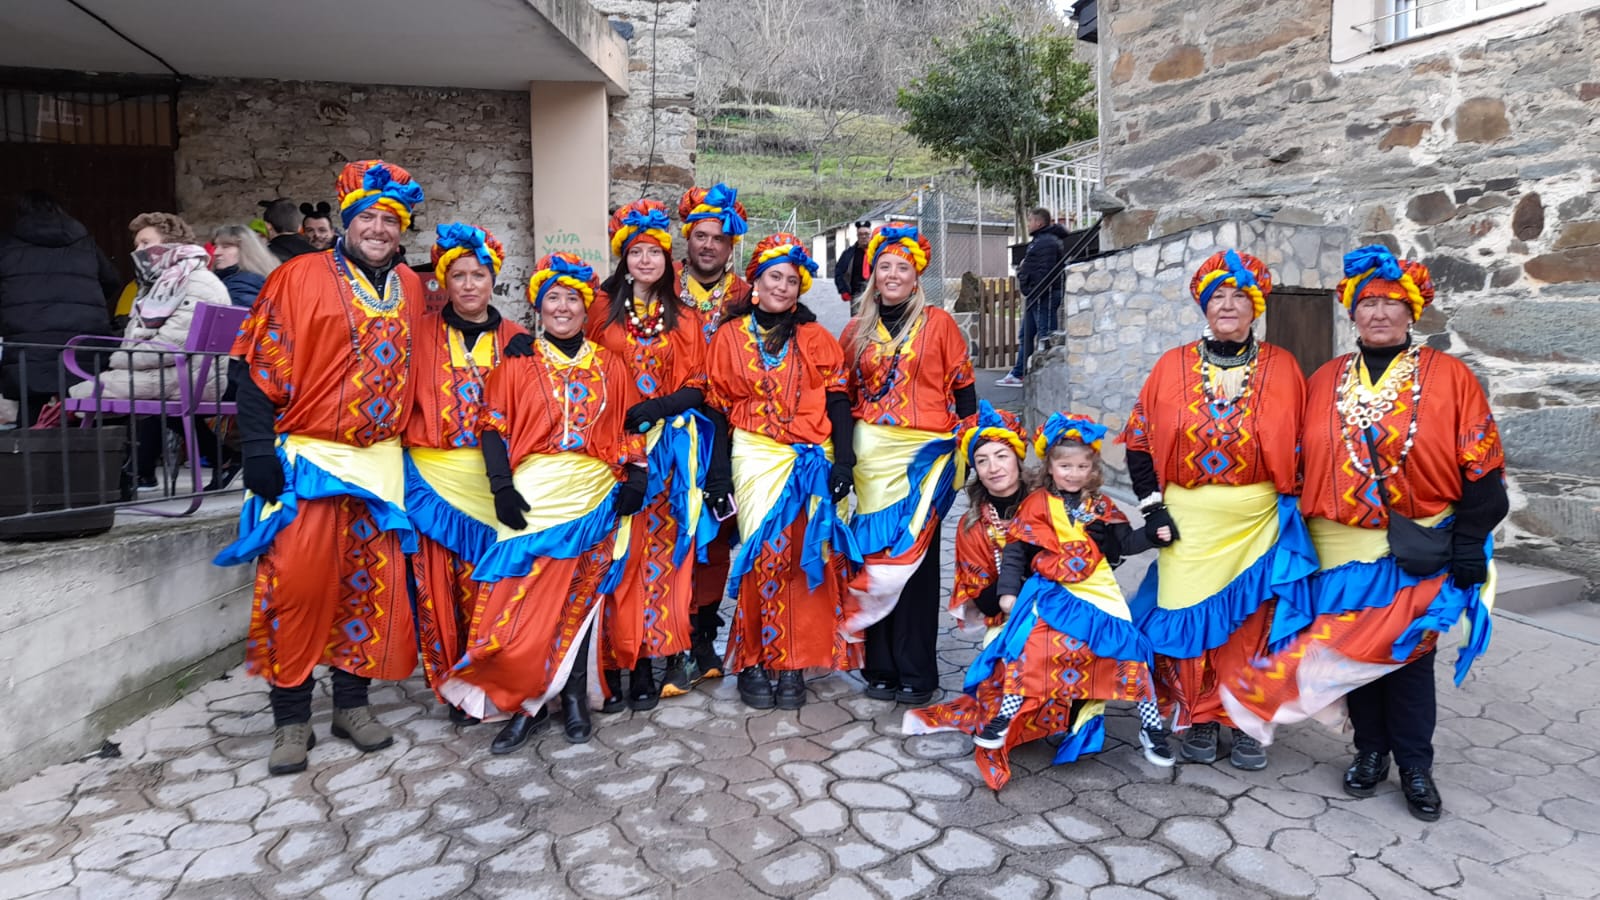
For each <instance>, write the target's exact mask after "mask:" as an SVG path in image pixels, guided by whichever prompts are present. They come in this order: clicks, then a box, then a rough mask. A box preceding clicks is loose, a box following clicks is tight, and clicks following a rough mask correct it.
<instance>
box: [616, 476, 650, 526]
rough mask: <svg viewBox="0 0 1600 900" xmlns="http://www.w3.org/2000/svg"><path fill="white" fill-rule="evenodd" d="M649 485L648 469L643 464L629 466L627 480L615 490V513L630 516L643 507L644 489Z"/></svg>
mask: <svg viewBox="0 0 1600 900" xmlns="http://www.w3.org/2000/svg"><path fill="white" fill-rule="evenodd" d="M649 486H650V472H649V470H648V469H646V468H645V467H644V466H629V467H628V480H627V481H624V482H623V483H622V489H621V490H619V491H617V515H619V516H631V515H633V514H634V513H636V512H638V511H639V510H641V509H644V491H645V488H647V487H649Z"/></svg>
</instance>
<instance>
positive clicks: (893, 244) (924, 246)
mask: <svg viewBox="0 0 1600 900" xmlns="http://www.w3.org/2000/svg"><path fill="white" fill-rule="evenodd" d="M885 253H894V254H897V255H899V256H903V257H905V258H906V259H907V260H909V261H910V262H911V265H913V266H915V267H916V270H917V274H918V275H921V274H922V270H923V269H926V268H927V267H928V257H929V256H930V255H932V253H933V248H932V247H930V246H929V245H928V239H927V238H925V237H923V236H922V233H921V232H919V231H917V226H915V225H901V224H895V223H890V224H888V225H880V226H878V228H877V230H875V231H873V232H872V240H870V241H867V272H866V274H867V275H871V274H872V270H873V269H875V268H877V266H878V257H880V256H882V255H883V254H885Z"/></svg>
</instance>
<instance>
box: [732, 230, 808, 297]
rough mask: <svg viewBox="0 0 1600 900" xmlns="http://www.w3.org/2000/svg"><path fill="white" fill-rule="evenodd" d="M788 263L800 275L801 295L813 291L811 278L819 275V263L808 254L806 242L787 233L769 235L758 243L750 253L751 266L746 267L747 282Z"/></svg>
mask: <svg viewBox="0 0 1600 900" xmlns="http://www.w3.org/2000/svg"><path fill="white" fill-rule="evenodd" d="M784 263H788V264H790V265H792V266H794V268H795V271H796V272H797V273H799V275H800V293H802V294H804V293H805V292H806V291H809V290H811V278H812V276H814V275H816V274H817V263H816V261H815V260H813V259H812V258H811V255H810V254H808V253H806V245H805V242H803V241H801V240H800V238H799V237H797V236H795V235H792V234H790V233H789V232H787V231H780V232H778V233H777V234H769V235H767V236H766V237H764V238H762V239H761V240H760V241H758V242H757V243H756V246H755V249H754V250H751V251H750V264H749V265H748V266H746V267H745V270H744V274H745V280H746V281H750V282H752V283H753V282H754V281H755V280H756V279H757V278H760V277H761V273H763V272H765V271H767V270H768V269H770V268H772V267H773V266H777V265H782V264H784Z"/></svg>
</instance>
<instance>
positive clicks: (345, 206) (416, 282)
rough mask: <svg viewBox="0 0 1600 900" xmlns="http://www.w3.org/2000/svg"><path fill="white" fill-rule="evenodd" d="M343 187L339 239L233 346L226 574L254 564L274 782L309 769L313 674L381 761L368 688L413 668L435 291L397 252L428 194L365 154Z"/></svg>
mask: <svg viewBox="0 0 1600 900" xmlns="http://www.w3.org/2000/svg"><path fill="white" fill-rule="evenodd" d="M338 191H339V208H340V216H341V217H342V219H343V220H344V225H345V235H344V237H343V238H341V239H340V240H339V241H338V243H337V244H336V245H335V247H334V249H333V251H332V252H329V253H314V254H302V255H300V256H296V257H293V258H292V259H290V260H289V261H288V262H285V263H284V264H283V265H280V266H279V267H278V268H277V269H276V270H274V271H273V273H272V275H271V276H270V277H268V278H267V282H266V284H265V285H263V286H262V288H261V293H260V296H258V297H257V298H256V302H255V306H254V307H253V308H252V310H251V313H250V317H249V318H248V319H246V320H245V323H244V325H243V326H241V328H240V331H239V337H238V340H237V341H236V342H235V343H234V348H233V349H234V355H235V356H236V357H238V358H239V359H241V360H243V362H244V363H245V366H246V369H247V371H248V374H249V377H248V378H246V379H245V380H243V381H242V382H240V384H239V391H238V406H239V415H238V421H239V431H240V438H241V440H240V443H241V447H242V451H243V457H244V462H243V475H244V484H245V488H246V489H247V490H248V492H249V493H248V495H247V497H246V501H245V505H244V508H243V510H242V511H241V513H240V521H239V539H238V540H237V541H235V542H234V543H233V544H231V545H229V546H228V547H227V548H225V549H224V550H223V551H222V552H221V553H220V554H219V555H218V556H217V562H218V563H219V564H223V565H230V564H237V563H243V562H248V561H255V563H256V579H255V601H254V602H253V603H252V604H251V610H252V613H251V620H250V631H249V637H248V640H247V642H246V650H245V663H246V666H247V668H248V670H249V671H250V673H251V674H253V675H258V676H260V677H263V678H265V679H266V680H267V683H268V684H269V685H270V689H269V691H268V697H269V699H270V701H271V704H272V715H273V721H274V724H275V725H276V728H277V730H276V734H275V737H274V742H273V748H272V752H271V757H270V759H269V761H268V771H270V772H271V773H272V774H288V773H292V772H299V771H302V770H304V769H305V768H306V764H307V752H308V751H309V750H310V749H311V747H312V745H313V744H314V743H315V741H316V738H315V735H314V734H313V733H312V730H311V699H312V689H313V686H314V685H313V679H312V673H313V670H314V669H315V668H316V667H317V666H318V665H326V666H328V667H330V668H331V669H332V670H333V676H332V682H333V706H334V713H333V725H332V732H333V735H334V736H335V737H339V738H344V739H346V740H349V741H351V742H352V743H354V744H355V745H356V747H357V749H359V750H361V751H362V752H364V753H370V752H373V751H376V750H380V749H383V748H384V747H387V746H389V745H390V744H392V743H393V742H394V736H393V734H392V733H391V732H390V730H389V727H388V726H387V725H384V724H383V723H382V722H380V721H378V718H377V716H376V714H375V713H374V712H373V710H372V707H371V706H370V705H369V702H368V685H369V683H370V682H371V681H372V679H374V678H379V679H385V680H391V681H398V680H401V679H404V678H406V677H408V676H410V674H411V673H412V671H413V670H414V669H415V668H416V663H417V644H416V633H415V628H414V623H413V621H412V613H411V602H410V598H409V596H408V595H407V589H406V574H405V559H404V555H403V554H406V553H411V552H414V551H415V550H416V534H415V532H414V531H413V530H412V527H411V522H410V520H409V519H408V518H407V516H406V512H405V496H404V493H405V461H404V453H403V451H402V449H401V435H402V434H404V433H405V430H406V424H407V421H408V418H409V416H410V414H411V411H412V398H413V392H414V390H415V384H414V381H415V379H414V371H415V370H414V367H413V349H414V343H415V341H416V340H417V338H418V330H417V329H418V319H419V318H420V315H421V312H422V309H421V304H422V282H421V280H420V279H419V278H418V277H417V276H416V274H415V273H414V272H412V271H411V270H409V269H406V268H404V267H401V266H397V265H396V251H397V250H398V248H399V246H400V235H401V233H402V232H403V231H404V230H405V229H406V228H407V227H408V226H409V225H410V223H411V214H412V211H413V210H414V209H415V208H416V206H417V204H419V203H421V202H422V197H423V195H422V188H421V187H420V186H419V185H418V184H417V183H416V182H415V181H413V180H412V178H411V174H410V173H409V172H407V171H406V170H404V169H402V168H400V167H399V166H396V165H393V164H390V163H386V162H384V161H383V160H378V159H370V160H361V161H358V162H352V163H350V164H348V165H346V166H345V167H344V169H343V171H342V172H341V173H340V175H339V181H338Z"/></svg>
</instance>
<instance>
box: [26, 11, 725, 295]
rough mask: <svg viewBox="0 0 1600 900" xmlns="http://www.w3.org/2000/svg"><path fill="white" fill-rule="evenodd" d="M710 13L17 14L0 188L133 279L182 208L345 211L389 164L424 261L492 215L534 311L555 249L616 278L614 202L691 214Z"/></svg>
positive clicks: (189, 211) (211, 219) (198, 222)
mask: <svg viewBox="0 0 1600 900" xmlns="http://www.w3.org/2000/svg"><path fill="white" fill-rule="evenodd" d="M24 6H26V7H27V8H24ZM696 7H697V3H696V2H695V0H660V2H644V0H592V2H591V0H514V2H509V3H508V2H505V0H452V2H450V3H424V2H422V0H342V2H340V3H336V4H329V3H314V2H309V0H284V2H278V3H268V4H230V5H228V7H227V10H226V12H225V13H216V14H213V13H207V14H206V15H203V16H201V15H196V14H195V13H194V10H193V7H192V5H190V4H183V3H175V2H164V3H155V4H147V5H146V7H142V9H143V11H142V12H141V13H140V15H139V16H137V17H135V16H130V15H127V14H125V13H123V12H119V11H117V10H116V9H112V8H108V9H107V10H105V11H103V12H102V13H100V14H99V16H100V18H99V19H98V20H97V19H96V18H94V17H91V16H90V15H88V14H86V13H85V12H83V11H81V10H79V9H76V8H74V7H73V6H72V5H69V4H46V5H44V6H43V7H39V8H34V7H33V6H28V5H26V4H25V5H22V6H16V7H15V8H14V9H13V8H10V7H7V8H6V9H5V10H4V11H0V27H3V29H4V30H5V32H6V33H7V34H10V35H13V40H11V41H8V44H7V49H6V52H5V53H4V54H3V55H0V65H3V66H5V67H7V68H0V110H4V111H5V113H6V115H5V128H4V131H3V133H0V163H4V165H0V196H4V195H8V194H10V193H12V192H13V191H17V190H24V189H27V188H30V187H36V186H43V187H46V188H48V189H50V190H51V191H52V192H54V193H56V194H57V195H58V196H59V197H60V198H61V199H62V200H63V203H64V205H65V206H67V208H68V209H69V210H71V211H73V212H74V214H76V215H78V216H79V217H80V218H82V219H83V220H84V221H85V223H86V224H88V225H89V226H90V228H91V231H93V232H94V233H95V234H96V237H97V239H98V240H99V242H100V243H101V245H102V246H103V247H104V248H105V250H106V251H107V252H108V253H109V254H111V255H112V256H113V258H114V259H116V260H117V261H118V262H120V263H123V264H124V265H125V260H126V254H127V252H128V249H129V248H128V246H127V244H128V235H127V232H126V229H125V225H126V223H127V221H128V219H130V218H131V217H132V216H133V215H134V214H135V213H137V212H140V211H143V210H147V209H152V208H161V209H176V211H178V212H179V213H181V214H183V215H184V216H185V217H186V218H187V219H189V221H190V222H191V223H192V224H194V225H195V226H196V228H197V230H198V231H200V232H201V233H202V234H205V233H208V232H209V230H210V228H211V227H212V226H215V225H219V224H223V223H230V222H245V221H248V220H249V219H251V218H253V217H255V216H256V215H257V214H259V212H260V210H259V208H258V207H257V201H259V200H262V199H270V198H273V197H277V196H287V197H290V198H292V199H294V200H296V201H311V202H316V201H319V200H326V201H329V202H332V201H333V200H334V199H335V198H334V197H333V179H334V177H335V175H336V173H337V171H338V169H339V167H340V166H341V165H342V164H343V163H344V162H346V161H347V160H351V159H360V158H362V157H366V156H382V157H384V158H386V159H389V160H391V161H393V162H396V163H399V164H400V165H403V166H405V167H406V168H407V169H409V170H410V171H411V172H412V173H413V174H414V175H415V176H416V178H417V180H418V181H419V182H421V183H422V185H423V187H424V189H425V191H426V192H427V195H428V198H427V201H426V202H425V204H424V205H423V207H422V209H421V212H420V215H419V216H418V227H419V229H420V231H419V233H417V234H415V235H413V236H411V237H409V238H408V239H406V240H405V241H404V243H405V244H406V245H407V246H408V248H409V249H410V251H411V254H410V255H411V258H412V260H413V261H415V260H416V259H418V258H419V257H421V258H423V259H424V260H425V259H426V254H427V248H428V246H429V245H430V243H431V241H432V226H433V225H434V224H437V223H440V222H447V221H452V220H457V219H461V220H467V221H472V222H476V223H478V224H481V225H483V226H484V227H486V228H488V229H490V230H491V231H493V232H495V233H496V234H497V235H499V236H500V238H501V239H502V240H503V241H504V243H505V244H506V246H507V251H508V258H507V260H506V268H505V273H504V274H503V275H502V278H501V279H500V285H499V287H498V288H497V293H499V294H500V295H501V296H502V297H503V298H513V299H514V298H519V297H520V296H521V288H522V285H524V284H526V281H527V277H528V275H529V273H530V272H531V269H532V264H533V261H534V260H535V259H536V258H537V257H538V256H539V255H542V254H543V253H545V252H547V251H549V250H554V249H563V250H570V251H576V252H579V253H581V254H582V255H583V256H585V257H586V258H587V259H589V261H590V262H591V263H593V264H595V265H597V266H598V267H600V268H606V267H609V265H610V264H611V260H610V254H609V251H608V249H607V241H606V234H605V221H606V216H607V214H608V212H609V211H610V208H611V207H612V206H613V205H615V204H617V203H621V202H626V201H628V200H632V199H635V198H637V197H639V196H640V195H641V194H648V195H650V196H655V197H658V198H661V199H668V200H671V201H672V202H676V200H677V197H678V195H679V194H680V193H681V192H682V190H683V189H684V188H685V187H686V186H688V185H689V184H690V183H692V181H693V172H694V153H695V146H694V141H695V129H694V116H693V112H692V101H693V96H694V89H695V65H694V24H695V14H696ZM374 23H376V24H374ZM19 35H20V36H23V39H19V38H17V37H16V36H19ZM103 73H118V74H103ZM133 120H143V126H144V127H137V126H136V125H133V124H130V123H131V122H133ZM67 122H76V123H77V124H78V127H76V128H73V129H68V128H66V127H64V125H63V123H67ZM130 274H131V273H130ZM508 308H509V309H512V310H519V309H520V306H519V305H512V306H510V307H508Z"/></svg>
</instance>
